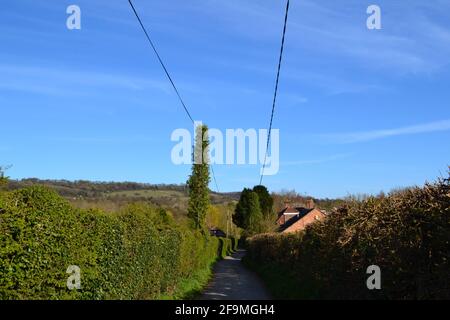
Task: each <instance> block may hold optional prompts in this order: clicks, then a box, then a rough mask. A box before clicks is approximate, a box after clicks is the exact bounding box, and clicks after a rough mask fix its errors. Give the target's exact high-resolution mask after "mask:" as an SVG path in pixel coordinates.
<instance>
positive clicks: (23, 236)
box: [0, 187, 219, 299]
mask: <svg viewBox="0 0 450 320" xmlns="http://www.w3.org/2000/svg"><path fill="white" fill-rule="evenodd" d="M218 247H219V244H218V240H217V239H216V238H214V237H209V236H205V235H204V234H202V233H201V232H200V231H192V230H191V229H188V228H187V227H183V226H179V225H176V224H175V223H174V221H173V219H172V217H171V216H170V215H169V214H168V213H167V212H166V211H164V210H161V209H158V208H155V207H151V206H148V205H143V204H139V205H138V204H136V205H130V206H128V207H126V208H125V209H123V210H122V211H120V212H118V213H117V214H113V215H111V214H105V213H104V212H102V211H100V210H92V209H91V210H79V209H74V208H73V207H71V206H70V204H69V203H68V202H67V201H65V200H63V199H62V198H61V197H59V196H58V195H57V194H56V193H55V192H53V191H50V190H49V189H46V188H45V187H30V188H26V189H21V190H18V191H14V192H12V193H0V299H156V298H158V297H161V296H163V295H164V296H170V295H171V294H172V293H173V292H175V291H176V290H177V287H178V286H179V284H180V282H181V281H183V280H184V279H187V278H189V277H190V276H191V275H192V274H194V273H196V272H198V271H199V270H204V269H206V268H209V267H210V264H211V263H212V262H213V261H214V260H215V259H216V258H217V250H218ZM69 265H77V266H79V267H80V269H81V286H82V288H81V290H72V291H71V290H68V289H67V286H66V282H67V278H68V276H69V274H67V273H66V270H67V267H68V266H69Z"/></svg>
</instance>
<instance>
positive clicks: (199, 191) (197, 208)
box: [187, 125, 210, 229]
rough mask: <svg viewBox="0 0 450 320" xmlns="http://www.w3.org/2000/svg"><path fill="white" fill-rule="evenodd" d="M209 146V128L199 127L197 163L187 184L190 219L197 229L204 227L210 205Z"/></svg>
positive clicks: (197, 134)
mask: <svg viewBox="0 0 450 320" xmlns="http://www.w3.org/2000/svg"><path fill="white" fill-rule="evenodd" d="M208 145H209V139H208V127H207V126H205V125H202V126H198V127H197V129H196V137H195V152H194V160H195V161H194V163H193V164H192V173H191V175H190V177H189V180H188V182H187V184H188V188H189V204H188V217H189V218H190V219H191V220H192V224H193V225H194V227H195V228H197V229H202V228H203V227H204V225H205V217H206V213H207V211H208V207H209V205H210V199H209V188H208V185H209V182H210V177H209V164H208V163H209V160H208Z"/></svg>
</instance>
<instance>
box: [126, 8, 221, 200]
mask: <svg viewBox="0 0 450 320" xmlns="http://www.w3.org/2000/svg"><path fill="white" fill-rule="evenodd" d="M128 3H129V4H130V6H131V9H132V10H133V12H134V15H135V16H136V18H137V20H138V22H139V24H140V26H141V28H142V31H144V34H145V36H146V38H147V40H148V42H149V43H150V46H151V47H152V49H153V51H154V52H155V54H156V57H157V58H158V61H159V63H160V64H161V67H162V68H163V69H164V72H165V73H166V76H167V78H168V79H169V81H170V83H171V84H172V87H173V89H174V91H175V93H176V94H177V97H178V99H179V100H180V103H181V105H182V106H183V108H184V111H185V112H186V114H187V116H188V117H189V119H190V120H191V122H192V123H195V122H194V119H193V118H192V116H191V113H190V112H189V110H188V108H187V107H186V104H185V103H184V101H183V98H181V95H180V93H179V91H178V89H177V87H176V85H175V83H174V81H173V80H172V77H171V76H170V74H169V71H167V68H166V66H165V64H164V62H163V60H162V59H161V56H160V55H159V53H158V50H156V46H155V44H154V43H153V41H152V39H151V38H150V35H149V34H148V32H147V30H146V29H145V27H144V24H143V23H142V20H141V18H140V17H139V14H138V13H137V11H136V9H135V8H134V5H133V3H132V2H131V0H128ZM210 167H211V172H212V176H213V180H214V184H215V186H216V190H217V192H219V186H218V184H217V180H216V175H215V174H214V169H213V166H212V165H210Z"/></svg>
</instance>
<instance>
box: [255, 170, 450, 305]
mask: <svg viewBox="0 0 450 320" xmlns="http://www.w3.org/2000/svg"><path fill="white" fill-rule="evenodd" d="M247 247H248V256H247V259H248V260H247V262H248V264H249V265H250V266H254V268H255V269H257V270H258V271H260V272H261V274H262V275H263V276H264V277H265V278H266V279H267V280H268V281H269V282H271V285H272V287H273V288H275V289H276V290H278V297H280V298H289V297H295V298H331V299H442V298H445V299H448V298H450V277H449V271H450V183H449V179H443V180H440V181H438V182H437V183H435V184H427V185H426V186H425V187H423V188H413V189H409V190H406V191H403V192H397V193H394V194H391V195H389V196H387V197H378V198H370V199H368V200H365V201H362V202H352V203H349V204H347V205H346V206H345V207H344V208H342V209H340V210H338V211H336V212H334V213H332V214H330V215H329V217H328V218H327V219H325V220H324V221H323V222H317V223H315V224H313V225H311V226H310V227H308V228H307V229H306V230H305V231H304V232H298V233H294V234H289V235H281V234H276V235H273V234H266V235H259V236H255V237H253V238H250V239H247ZM370 265H378V266H379V267H380V269H381V290H368V289H367V286H366V280H367V278H368V277H369V275H368V274H366V270H367V267H368V266H370ZM271 272H272V273H278V274H283V277H284V282H286V283H280V281H281V282H283V280H282V279H281V280H280V279H279V277H277V276H276V275H274V274H271ZM277 279H278V280H277ZM289 283H291V284H292V285H287V284H289ZM283 290H284V292H283Z"/></svg>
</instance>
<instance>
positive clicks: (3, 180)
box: [0, 167, 9, 190]
mask: <svg viewBox="0 0 450 320" xmlns="http://www.w3.org/2000/svg"><path fill="white" fill-rule="evenodd" d="M8 180H9V177H7V176H5V169H4V168H3V167H0V190H2V189H4V188H6V186H7V184H8Z"/></svg>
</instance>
